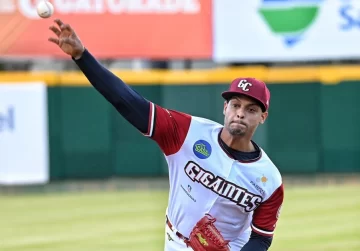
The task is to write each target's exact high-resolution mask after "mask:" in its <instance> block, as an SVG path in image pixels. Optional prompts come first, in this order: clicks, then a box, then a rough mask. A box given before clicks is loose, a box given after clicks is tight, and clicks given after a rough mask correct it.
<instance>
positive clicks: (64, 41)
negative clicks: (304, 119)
mask: <svg viewBox="0 0 360 251" xmlns="http://www.w3.org/2000/svg"><path fill="white" fill-rule="evenodd" d="M55 23H56V24H57V25H54V26H51V27H50V30H52V31H53V32H54V34H55V35H56V36H55V37H52V38H49V41H50V42H53V43H55V44H56V45H58V46H59V47H60V48H61V49H62V50H63V51H64V52H65V53H66V54H68V55H70V56H71V58H72V59H73V61H74V62H75V63H76V64H77V66H78V67H79V69H80V70H81V71H82V72H83V74H84V75H85V76H86V77H87V79H88V80H89V82H90V83H91V84H92V85H93V86H94V88H95V89H96V90H97V91H98V92H100V93H101V94H102V95H103V96H104V97H105V98H106V100H107V101H108V102H110V103H111V104H112V105H113V106H114V107H115V108H116V110H117V111H118V112H119V113H120V114H121V115H122V116H123V117H124V118H125V119H126V120H127V121H128V122H129V123H131V124H132V125H133V126H134V127H136V128H137V129H138V130H139V131H140V132H141V133H142V134H143V135H144V136H146V137H148V138H150V139H152V140H154V141H155V142H156V143H157V144H158V146H159V147H160V148H161V150H162V152H163V153H164V156H165V158H166V160H167V163H168V168H169V180H170V191H169V201H168V207H167V210H166V217H165V250H166V251H180V250H198V251H200V250H220V251H221V250H237V251H239V250H241V251H264V250H268V248H269V247H270V245H271V242H272V238H273V235H274V230H275V228H276V223H277V221H278V218H279V213H280V208H281V205H282V203H283V198H284V188H283V183H282V178H281V175H280V173H279V171H278V169H277V168H276V166H275V165H274V164H273V163H272V161H271V160H270V158H269V157H268V156H267V154H266V153H265V152H264V151H263V149H262V148H260V147H259V146H258V145H257V144H256V143H255V142H254V141H253V140H252V137H253V134H254V133H255V130H256V128H257V127H258V125H259V124H263V123H264V122H265V120H266V118H267V116H268V108H269V100H270V92H269V90H268V88H267V87H266V85H265V84H264V83H263V82H262V81H260V80H257V79H254V78H237V79H235V80H234V81H232V83H231V84H230V88H229V90H228V91H225V92H223V93H222V97H223V98H224V109H223V113H224V118H225V119H224V124H223V125H221V124H218V123H216V122H214V121H211V120H208V119H205V118H200V117H195V116H191V115H189V114H185V113H182V112H178V111H174V110H169V109H166V108H163V107H161V106H159V105H157V104H154V103H153V102H151V101H148V100H147V99H145V98H144V97H142V96H141V95H140V94H138V93H137V92H135V91H134V90H133V89H132V88H131V87H130V86H128V85H126V84H125V83H124V82H123V81H122V80H121V79H119V78H118V77H117V76H115V75H114V74H112V73H111V72H110V71H109V70H107V69H106V68H104V67H103V66H102V65H101V64H100V63H99V62H98V61H97V60H96V59H95V58H94V57H93V56H92V55H91V53H90V52H89V51H88V50H87V49H86V48H85V47H84V45H83V44H82V42H81V41H80V39H79V37H78V36H77V35H76V33H75V32H74V30H73V29H72V28H71V27H70V25H68V24H64V23H63V22H62V21H61V20H55ZM124 39H125V38H124Z"/></svg>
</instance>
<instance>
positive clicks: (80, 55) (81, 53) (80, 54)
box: [73, 46, 85, 60]
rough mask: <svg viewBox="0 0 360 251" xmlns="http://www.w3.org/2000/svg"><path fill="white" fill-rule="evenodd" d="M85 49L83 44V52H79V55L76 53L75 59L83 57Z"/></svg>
mask: <svg viewBox="0 0 360 251" xmlns="http://www.w3.org/2000/svg"><path fill="white" fill-rule="evenodd" d="M84 51H85V47H84V46H83V48H82V50H81V52H80V53H78V54H77V55H74V56H73V58H74V59H75V60H79V59H80V58H81V57H82V55H83V54H84Z"/></svg>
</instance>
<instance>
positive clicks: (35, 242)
mask: <svg viewBox="0 0 360 251" xmlns="http://www.w3.org/2000/svg"><path fill="white" fill-rule="evenodd" d="M359 190H360V186H355V185H354V186H338V187H335V186H333V187H330V186H329V187H319V186H317V187H309V186H307V187H304V188H300V187H289V188H287V189H286V197H285V204H284V206H283V208H282V214H281V217H280V220H279V223H278V227H277V230H276V234H275V238H274V242H273V245H272V247H271V248H270V250H274V251H300V250H302V251H335V250H341V251H344V250H346V251H359V250H360V194H359ZM0 205H1V207H0V225H1V227H0V250H4V251H5V250H6V251H31V250H42V251H60V250H61V251H65V250H66V251H99V250H102V251H112V250H117V251H118V250H131V251H144V250H149V251H151V250H156V251H159V250H163V243H164V213H165V208H166V205H167V191H149V192H145V191H144V192H142V191H134V192H115V191H113V192H109V191H107V192H106V191H104V192H96V193H95V192H81V193H80V192H79V193H51V194H39V195H22V196H20V195H16V196H9V195H8V196H4V195H3V196H1V197H0Z"/></svg>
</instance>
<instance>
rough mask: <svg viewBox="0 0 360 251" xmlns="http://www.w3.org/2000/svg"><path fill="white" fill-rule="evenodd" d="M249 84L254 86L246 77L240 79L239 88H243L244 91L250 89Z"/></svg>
mask: <svg viewBox="0 0 360 251" xmlns="http://www.w3.org/2000/svg"><path fill="white" fill-rule="evenodd" d="M248 86H249V87H250V86H252V83H249V82H247V81H246V80H245V79H241V80H240V81H239V84H238V88H241V89H242V90H243V91H244V92H247V91H249V88H248Z"/></svg>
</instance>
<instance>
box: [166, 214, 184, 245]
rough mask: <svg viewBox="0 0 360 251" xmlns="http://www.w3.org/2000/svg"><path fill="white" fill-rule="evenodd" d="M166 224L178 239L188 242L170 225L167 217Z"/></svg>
mask: <svg viewBox="0 0 360 251" xmlns="http://www.w3.org/2000/svg"><path fill="white" fill-rule="evenodd" d="M166 224H167V225H168V226H169V228H170V229H171V231H173V232H174V233H175V234H176V236H177V237H179V238H180V239H183V240H188V238H186V237H185V236H183V235H182V234H181V233H180V232H179V231H177V230H176V229H175V227H174V226H173V225H172V224H171V222H170V220H169V218H168V217H167V215H166Z"/></svg>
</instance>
